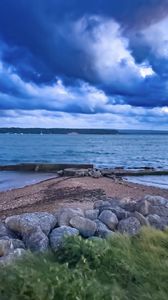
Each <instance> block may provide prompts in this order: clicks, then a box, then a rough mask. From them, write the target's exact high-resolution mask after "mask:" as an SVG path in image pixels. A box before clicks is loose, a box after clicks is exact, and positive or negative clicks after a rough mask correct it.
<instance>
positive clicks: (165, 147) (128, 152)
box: [0, 133, 168, 190]
mask: <svg viewBox="0 0 168 300" xmlns="http://www.w3.org/2000/svg"><path fill="white" fill-rule="evenodd" d="M32 162H33V163H92V164H94V165H95V167H99V168H104V167H109V168H113V167H124V168H126V169H134V168H143V167H154V168H156V169H168V134H143V133H142V134H140V133H138V134H137V133H135V134H133V133H131V134H129V133H127V134H114V135H85V134H74V135H68V134H63V135H61V134H56V135H53V134H51V135H50V134H46V135H45V134H38V135H36V134H0V165H11V164H19V163H32ZM4 174H5V173H3V172H1V174H0V190H1V183H2V181H3V176H4V177H5V180H7V181H10V182H11V185H12V182H13V180H12V179H11V178H12V174H9V173H8V174H9V176H10V179H9V180H8V178H7V177H8V175H7V174H5V175H4ZM46 175H47V174H46ZM6 176H7V177H6ZM47 176H48V177H47V178H49V177H50V176H51V174H48V175H47ZM25 177H26V174H25ZM45 178H46V177H45ZM29 179H30V180H28V181H29V183H31V182H32V181H31V178H29ZM42 179H43V178H42ZM155 179H157V178H156V177H155ZM32 180H35V179H33V178H32ZM143 180H144V178H143ZM160 180H161V181H162V179H161V178H160V177H159V182H160ZM163 180H164V187H165V188H166V186H168V176H167V177H164V179H163ZM23 181H26V179H25V180H23ZM37 181H38V178H36V182H37ZM39 181H41V178H39ZM147 181H148V182H147V184H148V185H149V178H148V180H147ZM23 183H24V182H22V185H23ZM143 184H145V182H143ZM151 184H152V185H155V183H153V179H152V180H151ZM14 185H16V183H15V184H13V185H12V187H11V188H13V186H14ZM17 187H18V186H17ZM8 188H10V183H9V184H8Z"/></svg>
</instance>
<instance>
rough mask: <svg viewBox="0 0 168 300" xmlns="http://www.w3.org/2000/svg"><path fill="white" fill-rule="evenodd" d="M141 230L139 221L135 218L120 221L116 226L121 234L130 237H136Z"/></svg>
mask: <svg viewBox="0 0 168 300" xmlns="http://www.w3.org/2000/svg"><path fill="white" fill-rule="evenodd" d="M140 229H141V224H140V222H139V220H138V219H137V218H135V217H129V218H127V219H124V220H121V221H120V222H119V224H118V230H119V232H121V233H127V234H129V235H131V236H133V235H136V234H137V233H138V232H139V231H140Z"/></svg>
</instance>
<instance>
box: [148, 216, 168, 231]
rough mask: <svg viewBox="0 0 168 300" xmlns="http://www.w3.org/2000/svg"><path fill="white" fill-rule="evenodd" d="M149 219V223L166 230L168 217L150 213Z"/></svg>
mask: <svg viewBox="0 0 168 300" xmlns="http://www.w3.org/2000/svg"><path fill="white" fill-rule="evenodd" d="M147 220H148V222H149V224H150V225H151V226H152V227H154V228H156V229H160V230H165V229H166V228H167V227H168V218H164V217H160V216H158V215H156V214H153V215H151V214H150V215H148V217H147Z"/></svg>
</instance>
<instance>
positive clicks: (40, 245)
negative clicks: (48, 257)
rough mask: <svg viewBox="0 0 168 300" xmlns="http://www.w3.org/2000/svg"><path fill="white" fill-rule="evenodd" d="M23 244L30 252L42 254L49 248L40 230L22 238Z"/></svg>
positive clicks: (46, 239) (47, 241) (47, 240)
mask: <svg viewBox="0 0 168 300" xmlns="http://www.w3.org/2000/svg"><path fill="white" fill-rule="evenodd" d="M24 243H25V245H26V248H28V249H29V250H31V251H32V252H44V251H47V250H48V247H49V239H48V237H47V236H46V235H45V233H44V232H43V231H42V230H41V229H40V228H39V229H38V230H35V231H34V232H31V234H29V235H26V236H24Z"/></svg>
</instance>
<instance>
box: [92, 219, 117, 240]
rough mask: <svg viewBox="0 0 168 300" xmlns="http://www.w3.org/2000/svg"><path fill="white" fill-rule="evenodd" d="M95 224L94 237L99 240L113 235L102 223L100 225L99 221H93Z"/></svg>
mask: <svg viewBox="0 0 168 300" xmlns="http://www.w3.org/2000/svg"><path fill="white" fill-rule="evenodd" d="M95 223H96V225H97V229H96V233H95V235H96V236H98V237H100V238H106V237H108V236H112V235H113V234H114V232H113V231H111V230H110V229H109V228H108V227H107V226H106V225H105V224H104V223H102V222H101V221H100V220H95Z"/></svg>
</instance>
